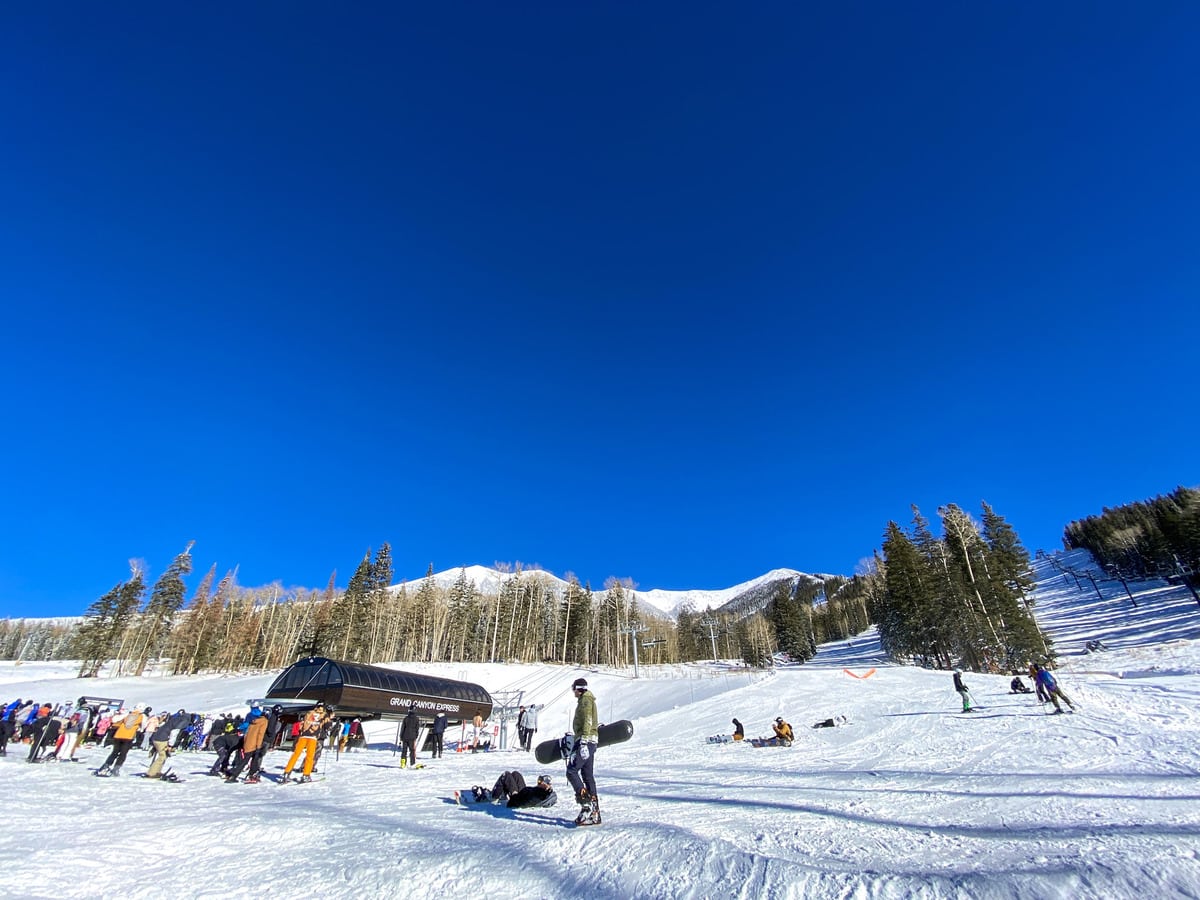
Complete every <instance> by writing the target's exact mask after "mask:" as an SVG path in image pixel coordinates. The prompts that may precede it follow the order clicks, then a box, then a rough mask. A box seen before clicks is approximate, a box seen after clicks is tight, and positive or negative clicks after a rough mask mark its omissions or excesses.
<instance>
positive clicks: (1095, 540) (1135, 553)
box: [1063, 486, 1200, 602]
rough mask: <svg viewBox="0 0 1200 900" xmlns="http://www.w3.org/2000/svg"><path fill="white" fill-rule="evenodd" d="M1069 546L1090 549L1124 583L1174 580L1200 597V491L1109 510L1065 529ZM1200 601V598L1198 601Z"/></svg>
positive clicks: (1180, 492)
mask: <svg viewBox="0 0 1200 900" xmlns="http://www.w3.org/2000/svg"><path fill="white" fill-rule="evenodd" d="M1063 546H1064V547H1065V548H1066V549H1068V550H1075V549H1084V550H1087V551H1088V552H1090V553H1091V554H1092V557H1093V558H1094V559H1095V560H1096V561H1097V562H1098V563H1099V564H1100V565H1101V566H1102V567H1103V568H1104V569H1105V571H1107V572H1108V573H1109V574H1110V575H1112V576H1114V577H1116V578H1119V579H1121V580H1122V581H1124V580H1131V579H1138V578H1168V579H1172V580H1178V581H1180V582H1182V583H1183V584H1186V585H1187V586H1188V588H1189V589H1190V590H1191V591H1192V596H1194V597H1196V596H1197V590H1196V589H1197V586H1198V584H1197V581H1198V578H1197V576H1198V575H1200V489H1197V488H1186V487H1182V486H1181V487H1177V488H1176V489H1175V490H1174V491H1172V492H1171V493H1169V494H1162V495H1159V496H1157V497H1155V498H1153V499H1152V500H1143V501H1139V502H1136V503H1126V504H1124V505H1123V506H1118V507H1115V508H1112V509H1109V508H1107V507H1105V508H1104V510H1103V511H1102V512H1101V513H1100V515H1097V516H1088V517H1087V518H1085V519H1080V520H1077V521H1075V522H1071V523H1070V524H1069V525H1067V527H1066V528H1065V529H1063ZM1197 599H1198V602H1200V597H1198V598H1197Z"/></svg>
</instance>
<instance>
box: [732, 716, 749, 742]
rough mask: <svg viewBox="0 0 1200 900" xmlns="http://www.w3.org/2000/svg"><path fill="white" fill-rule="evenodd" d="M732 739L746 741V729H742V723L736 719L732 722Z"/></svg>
mask: <svg viewBox="0 0 1200 900" xmlns="http://www.w3.org/2000/svg"><path fill="white" fill-rule="evenodd" d="M733 739H734V740H735V741H744V740H745V739H746V729H745V728H743V727H742V723H741V722H739V721H738V720H737V719H734V720H733Z"/></svg>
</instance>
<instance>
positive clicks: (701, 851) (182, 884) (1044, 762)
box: [0, 560, 1200, 900]
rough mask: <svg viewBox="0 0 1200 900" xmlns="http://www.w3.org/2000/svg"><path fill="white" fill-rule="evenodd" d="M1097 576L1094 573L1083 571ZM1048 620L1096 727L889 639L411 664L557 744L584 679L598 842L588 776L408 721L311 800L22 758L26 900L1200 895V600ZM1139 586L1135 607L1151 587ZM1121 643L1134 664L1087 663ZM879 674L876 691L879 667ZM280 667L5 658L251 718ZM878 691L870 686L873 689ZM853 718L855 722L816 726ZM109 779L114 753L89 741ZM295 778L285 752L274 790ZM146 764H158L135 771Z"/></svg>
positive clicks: (1117, 655)
mask: <svg viewBox="0 0 1200 900" xmlns="http://www.w3.org/2000/svg"><path fill="white" fill-rule="evenodd" d="M1076 564H1082V563H1079V561H1078V560H1076ZM1037 568H1038V575H1039V578H1040V579H1041V580H1040V583H1039V589H1038V594H1037V597H1038V610H1039V614H1040V617H1041V620H1042V621H1043V623H1044V624H1045V626H1046V627H1047V628H1048V630H1049V631H1050V632H1051V634H1052V635H1053V636H1054V637H1055V639H1056V641H1057V642H1058V644H1059V650H1060V652H1062V654H1063V656H1062V659H1061V668H1060V675H1061V683H1062V686H1063V688H1064V690H1065V691H1066V692H1067V693H1068V694H1069V695H1070V696H1071V697H1072V698H1073V699H1074V700H1075V701H1076V703H1077V704H1078V706H1079V707H1080V709H1079V712H1077V713H1075V714H1073V715H1062V716H1049V715H1046V714H1045V713H1044V711H1043V710H1042V709H1040V708H1039V706H1038V704H1037V703H1036V701H1035V700H1033V699H1032V698H1031V697H1029V696H1017V695H1011V694H1009V693H1008V681H1009V678H1008V676H999V675H996V676H982V675H970V674H969V675H968V678H967V681H968V684H969V685H970V686H971V688H972V691H973V693H974V694H975V696H976V698H977V700H978V702H979V703H980V704H981V705H982V706H983V707H984V708H983V709H982V710H981V711H979V712H977V713H974V714H972V715H964V714H962V713H959V712H957V711H956V710H957V709H958V707H959V702H958V696H957V694H955V693H954V691H953V689H952V685H951V683H950V676H949V674H947V673H944V672H933V671H926V670H922V669H918V668H912V667H905V666H896V665H892V664H889V663H888V662H886V661H885V660H884V659H883V658H882V655H881V653H880V651H879V646H878V642H877V640H876V639H875V637H874V635H873V633H867V634H864V635H861V636H860V637H858V638H855V639H853V640H850V641H845V642H841V643H839V644H833V645H828V646H826V647H823V648H822V650H821V652H820V653H819V654H818V656H817V657H816V659H815V660H813V661H812V662H810V663H809V664H808V665H805V666H803V667H798V668H794V669H787V670H779V671H776V672H774V673H772V674H768V675H762V674H751V673H747V672H744V671H740V670H737V669H736V668H733V667H726V666H721V665H695V666H677V667H669V668H654V669H647V668H645V667H643V669H642V670H641V677H640V678H638V679H636V680H635V679H634V678H633V673H632V671H629V670H625V671H586V672H584V671H582V670H576V669H570V668H563V667H552V666H500V665H462V664H456V665H450V666H406V667H405V668H410V669H415V670H419V671H425V672H436V673H439V674H442V675H446V676H448V677H451V678H462V679H466V680H470V681H475V682H478V683H480V684H483V685H484V686H485V687H487V688H489V689H490V690H493V691H499V690H515V689H521V690H524V691H525V692H526V693H525V696H524V699H525V701H526V702H539V703H545V704H546V709H545V711H544V712H543V714H542V720H541V730H540V732H539V734H538V738H541V739H544V738H548V737H554V736H557V735H558V734H560V733H561V732H562V731H563V730H565V728H566V724H567V722H568V720H569V717H570V711H571V708H572V705H573V701H572V699H571V697H570V691H569V685H570V683H571V681H572V680H573V679H574V678H575V677H577V676H578V675H580V674H585V675H586V676H587V678H588V680H589V681H590V682H591V684H592V686H593V690H594V692H595V694H596V696H597V698H598V701H599V705H600V712H601V717H602V718H604V719H606V720H615V719H618V718H629V719H632V720H633V721H634V723H635V727H636V733H635V735H634V738H633V740H631V741H630V742H629V743H627V744H623V745H619V746H616V747H610V748H604V749H602V750H601V751H600V752H599V753H598V754H597V762H596V777H597V782H598V785H599V789H600V794H601V804H602V812H603V816H604V824H603V825H601V826H599V827H596V828H575V827H573V826H572V825H571V820H572V819H573V817H574V814H575V811H576V808H575V806H574V804H573V803H572V802H571V801H570V796H569V790H568V788H567V786H566V783H565V779H563V777H562V766H561V765H556V766H550V767H543V766H539V765H537V764H536V762H535V761H534V760H533V759H532V758H531V757H530V755H528V754H524V753H522V752H520V751H496V752H491V753H478V754H474V755H472V754H447V755H446V757H445V758H444V759H441V760H434V761H428V760H427V761H426V767H425V768H423V769H416V770H401V769H400V768H399V762H398V757H396V756H394V755H393V753H392V750H391V746H390V744H389V743H388V741H389V740H390V738H391V737H392V736H393V734H394V727H395V726H394V725H391V724H383V725H378V726H375V727H374V728H373V729H372V730H370V731H368V735H369V737H370V739H371V742H372V744H373V745H374V746H373V748H372V749H368V750H366V751H363V752H358V753H352V754H344V755H342V756H341V758H340V759H335V758H334V757H333V756H332V755H330V754H328V753H327V754H326V756H325V757H324V760H323V769H324V771H325V775H326V777H325V780H323V781H319V782H316V783H314V784H311V785H305V786H292V785H289V786H279V785H276V784H273V783H270V782H266V781H264V782H262V783H261V784H258V785H242V784H225V783H224V782H222V781H220V780H218V779H213V778H206V777H204V776H203V775H202V774H200V773H202V772H203V771H204V770H205V769H206V768H207V767H208V765H210V764H211V760H212V756H211V755H210V754H194V755H183V756H180V757H176V758H174V760H173V762H174V768H175V770H176V771H177V772H180V773H182V774H184V775H185V777H186V778H187V780H186V781H185V782H184V783H183V784H175V785H173V784H164V783H157V782H148V781H146V780H144V779H141V778H136V777H126V776H122V777H121V778H115V779H104V780H101V779H96V778H92V777H90V776H89V774H88V765H86V764H84V765H69V764H66V763H63V764H54V763H50V764H41V765H36V766H35V765H28V764H26V763H25V762H24V759H23V757H24V753H23V751H22V750H21V749H20V748H19V747H17V746H13V747H12V748H11V750H10V753H9V756H8V757H7V758H5V759H0V790H2V792H3V793H2V796H3V797H4V801H5V810H6V813H7V815H6V822H5V827H4V828H3V829H2V830H0V860H3V861H4V862H6V863H9V865H6V866H5V867H4V869H3V871H4V873H5V874H4V875H3V877H2V881H0V885H3V887H2V888H0V892H2V893H3V894H5V895H8V896H21V897H46V898H50V897H59V898H62V897H96V896H121V897H126V898H128V897H154V898H158V897H222V898H224V897H228V896H247V895H250V894H251V893H254V894H260V893H263V892H272V893H278V892H280V891H282V892H283V893H284V895H285V896H291V895H294V894H299V895H302V896H339V897H340V896H347V897H351V896H353V897H372V898H373V897H397V896H399V897H450V896H454V897H467V896H472V897H480V896H487V897H501V898H503V897H522V898H541V897H546V898H555V900H562V898H570V897H588V898H627V897H628V898H633V897H655V898H657V897H664V898H666V897H671V898H674V897H705V898H706V897H721V898H725V897H745V898H753V900H758V898H766V897H797V898H799V897H805V898H807V897H855V898H857V897H861V898H876V897H880V898H883V897H896V898H901V897H931V898H932V897H938V898H940V897H988V898H990V897H997V898H1007V897H1011V898H1039V897H1070V898H1086V897H1095V898H1120V897H1142V898H1163V897H1196V896H1200V858H1198V852H1200V780H1198V777H1197V776H1198V775H1200V740H1198V739H1200V606H1197V605H1196V604H1195V602H1194V601H1193V600H1192V598H1191V596H1190V595H1189V594H1188V593H1187V591H1186V590H1185V589H1183V588H1179V587H1169V586H1166V585H1141V586H1139V587H1140V588H1141V590H1140V591H1139V592H1138V602H1139V606H1138V607H1137V608H1134V607H1133V606H1132V604H1130V603H1129V601H1128V599H1127V598H1126V597H1125V594H1124V591H1123V590H1122V588H1121V586H1120V585H1119V584H1101V590H1102V592H1103V593H1104V595H1105V599H1103V600H1099V599H1097V597H1096V595H1095V592H1094V591H1093V589H1092V586H1091V584H1090V583H1088V582H1086V581H1085V582H1083V588H1084V590H1083V591H1079V590H1078V589H1077V588H1076V587H1075V584H1074V582H1073V580H1072V579H1070V578H1064V577H1063V576H1062V575H1060V574H1058V573H1057V572H1056V571H1055V570H1054V569H1053V568H1052V566H1051V564H1050V563H1049V562H1048V561H1038V563H1037ZM1136 590H1137V588H1135V591H1136ZM1091 638H1099V639H1101V640H1103V641H1104V642H1105V644H1106V645H1108V646H1110V647H1112V648H1113V649H1111V650H1109V651H1106V652H1102V653H1097V654H1084V653H1083V652H1082V649H1083V643H1084V641H1086V640H1088V639H1091ZM871 669H874V670H875V671H874V673H873V674H870V675H869V677H866V676H868V673H869V672H870V670H871ZM273 674H274V673H272V675H256V676H246V677H201V678H169V677H146V678H140V679H132V678H123V679H116V680H106V679H95V680H88V681H86V682H82V681H78V680H75V679H74V678H72V677H71V676H72V675H73V670H72V668H71V667H70V666H66V665H63V664H53V663H36V664H29V663H26V664H24V665H21V666H14V665H13V664H12V663H0V697H2V698H5V699H14V698H16V697H18V696H20V697H24V698H29V697H34V698H36V699H38V700H48V701H60V700H66V699H69V698H73V697H75V696H77V695H78V694H80V693H84V692H85V691H86V693H88V694H92V695H111V696H115V697H124V698H126V699H128V700H130V701H131V702H145V703H150V704H151V705H153V706H155V707H158V708H163V707H170V708H172V709H174V708H178V707H180V706H186V707H187V708H188V709H196V710H201V709H206V710H219V709H244V707H243V706H242V704H243V703H244V701H245V699H246V698H249V697H256V696H261V695H262V694H263V692H264V691H265V688H266V686H267V685H268V684H269V683H270V681H271V680H272V677H273ZM855 676H858V677H855ZM777 715H782V716H784V717H785V718H787V719H788V720H789V721H790V722H792V723H793V725H795V726H796V732H797V740H796V743H795V745H794V746H793V747H791V748H763V749H755V748H753V747H750V746H748V745H737V744H720V745H710V744H708V743H707V742H706V740H705V738H706V737H707V736H708V735H712V734H717V733H728V732H729V731H730V728H731V726H730V720H731V719H732V718H733V717H734V716H736V717H737V718H739V719H741V721H742V722H743V723H745V725H746V728H747V733H748V734H749V735H757V734H765V733H768V732H769V730H770V726H769V723H770V722H771V721H772V720H773V719H774V717H775V716H777ZM837 715H844V716H847V717H849V719H850V724H848V725H845V726H841V727H837V728H823V729H812V728H810V727H808V726H810V725H812V724H813V723H815V722H817V721H818V720H822V719H825V718H828V717H831V716H837ZM86 753H87V756H88V762H89V763H92V764H95V763H97V762H99V757H100V754H101V751H99V750H97V749H90V748H89V749H88V750H87V751H86ZM283 762H284V756H283V755H282V754H281V753H275V754H273V755H272V756H270V757H268V760H267V767H268V771H274V770H276V769H277V768H278V767H279V766H281V765H282V763H283ZM144 766H145V757H144V756H143V755H142V754H138V753H136V752H135V753H134V754H131V756H130V762H129V763H128V764H127V766H126V770H127V772H128V773H129V774H130V775H132V774H133V773H136V772H137V771H139V770H140V769H142V768H144ZM511 768H519V769H520V770H521V771H522V772H523V773H524V775H525V777H526V779H527V780H529V781H532V780H533V777H534V776H536V775H538V774H542V773H547V774H550V775H551V776H552V777H553V779H554V782H555V784H556V786H557V787H558V788H559V792H560V798H561V799H560V803H559V805H558V806H557V807H555V808H553V809H548V810H535V811H520V812H515V813H514V812H510V811H508V810H505V809H501V808H498V807H493V806H490V805H483V806H470V807H460V806H457V805H456V804H455V803H454V801H453V799H452V792H453V791H454V790H455V789H461V788H466V787H469V786H470V785H472V784H483V785H486V786H490V785H491V784H492V783H493V782H494V781H495V780H496V777H497V776H498V775H499V774H500V772H502V771H503V770H505V769H511Z"/></svg>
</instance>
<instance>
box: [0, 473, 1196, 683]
mask: <svg viewBox="0 0 1200 900" xmlns="http://www.w3.org/2000/svg"><path fill="white" fill-rule="evenodd" d="M912 512H913V518H912V522H911V524H910V526H909V527H908V528H904V527H901V526H900V525H899V524H897V523H896V522H894V521H892V522H889V523H888V525H887V528H886V529H885V532H884V536H883V545H882V549H881V550H879V551H876V552H875V553H874V554H873V556H872V557H871V559H870V561H869V563H868V564H867V565H865V566H864V567H863V571H861V572H859V573H858V574H856V575H854V576H852V577H844V576H799V577H795V578H785V579H780V580H776V581H774V582H771V583H768V584H766V585H764V586H763V587H762V588H761V592H759V593H753V594H748V595H745V596H743V597H742V598H739V599H738V601H737V602H736V603H733V604H728V605H726V606H724V607H722V608H721V609H719V610H712V609H705V610H701V611H697V610H695V609H690V608H688V609H684V610H682V611H680V612H679V614H678V616H677V619H676V621H674V622H672V621H668V620H666V619H663V618H660V617H659V616H657V615H655V614H653V613H652V612H651V613H648V612H647V611H644V610H641V609H639V607H638V603H637V599H636V591H635V588H634V585H633V583H632V582H631V581H630V580H628V579H616V578H610V579H608V580H607V581H606V582H605V585H604V588H603V590H602V591H599V592H596V591H593V589H592V587H591V585H590V584H587V583H580V581H579V580H578V579H577V578H576V577H574V576H573V575H568V577H567V580H566V584H565V586H564V585H563V583H562V582H560V581H559V580H557V579H555V578H552V577H551V576H550V575H548V574H547V573H545V572H543V571H541V570H539V569H535V568H524V567H523V566H522V565H521V564H520V563H517V564H513V565H507V564H497V567H498V569H499V570H500V572H501V579H500V585H499V588H498V589H496V590H492V591H487V592H485V591H483V590H482V589H481V588H480V586H478V585H477V584H475V582H474V581H472V580H471V579H469V578H468V577H467V572H466V569H462V570H460V571H459V574H458V577H457V578H456V579H455V581H454V582H453V583H452V584H449V585H443V584H440V583H439V582H438V581H437V580H436V579H435V578H434V571H433V566H432V564H431V565H430V566H429V568H428V570H427V572H426V575H425V577H424V578H423V579H421V580H420V581H418V582H414V583H408V582H405V583H402V584H399V585H396V584H393V583H392V582H393V577H394V573H393V565H392V552H391V547H390V545H388V544H386V543H385V544H383V545H382V546H381V547H380V548H379V549H378V551H376V552H374V553H372V552H371V551H368V552H367V553H366V554H364V556H363V558H362V560H360V562H359V563H358V566H357V568H356V569H355V572H354V575H353V576H352V577H351V579H350V581H349V584H348V585H347V587H346V588H345V589H344V590H342V589H338V588H337V587H336V574H337V573H336V571H335V572H334V573H332V574H331V575H330V578H329V582H328V584H327V585H326V586H325V588H324V589H320V590H318V589H309V588H293V589H288V590H285V589H284V588H282V586H280V585H279V584H278V583H276V584H273V585H268V586H266V587H257V588H246V587H242V586H240V585H239V584H238V583H237V572H236V570H232V571H229V572H226V573H225V575H224V576H223V577H222V578H220V579H219V580H218V578H217V569H216V566H215V565H214V566H213V567H212V568H210V569H209V570H208V571H207V572H206V573H205V574H204V575H203V576H202V577H201V578H200V581H199V583H198V585H197V587H196V589H195V591H194V592H193V593H192V595H191V598H190V599H188V598H187V597H186V589H185V585H184V578H185V576H187V575H188V574H190V573H191V571H192V558H191V549H192V545H191V544H188V545H187V547H186V548H185V549H184V551H183V552H182V553H180V554H179V555H178V556H176V557H175V558H174V560H172V562H171V564H170V565H169V566H168V567H167V568H166V570H165V571H164V572H163V574H162V575H161V576H160V577H159V578H158V579H157V580H156V581H155V582H154V584H153V585H152V586H148V585H147V583H146V567H145V565H144V564H143V563H141V562H139V561H133V562H131V568H130V577H129V578H128V579H127V580H125V581H121V582H118V583H117V584H115V585H114V586H113V587H112V588H111V589H110V590H109V591H108V592H107V593H105V594H104V595H103V596H102V597H101V598H100V599H98V600H97V601H96V602H95V603H93V604H92V606H91V607H89V609H88V610H87V612H86V614H85V615H84V617H83V618H82V620H78V621H75V622H71V621H69V620H42V621H40V622H28V621H20V620H17V621H12V620H5V621H0V658H7V659H78V660H80V668H79V674H80V676H81V677H89V676H95V675H97V674H99V673H100V671H101V669H103V668H105V667H107V673H109V674H116V675H121V674H134V675H138V674H141V673H142V672H144V671H145V669H146V668H147V667H148V666H149V665H150V664H151V663H152V662H157V661H163V660H165V661H167V665H168V667H169V671H170V672H171V673H172V674H196V673H199V672H234V671H238V672H243V671H260V670H271V669H279V668H283V667H285V666H287V665H289V664H291V663H292V662H294V661H295V660H296V659H298V658H300V657H304V656H329V657H333V658H337V659H344V660H348V661H352V662H363V663H377V662H484V661H508V660H511V661H518V662H556V663H571V664H575V665H612V666H628V665H631V664H632V661H633V645H632V641H633V640H634V639H636V640H638V641H640V642H641V648H640V653H639V660H640V661H641V662H643V663H646V664H656V663H680V662H692V661H696V660H703V659H710V658H714V657H716V658H720V659H739V660H742V661H744V662H745V663H746V664H747V665H750V666H769V665H772V664H774V663H775V662H777V661H779V660H780V659H791V660H793V661H796V662H804V661H806V660H808V659H811V658H812V657H813V655H814V654H815V653H816V651H817V647H818V646H819V645H821V644H823V643H826V642H828V641H834V640H841V639H844V638H847V637H851V636H853V635H855V634H858V633H860V632H862V631H863V630H865V629H866V628H867V627H869V626H870V625H872V624H876V625H878V627H879V632H880V639H881V641H882V644H883V648H884V650H885V651H886V652H887V653H888V654H889V655H890V656H892V657H893V658H895V659H899V660H912V661H916V662H918V663H920V664H923V665H928V666H933V667H939V668H949V667H952V666H955V665H961V666H964V667H966V668H969V669H974V670H990V671H998V670H1000V669H1013V668H1017V667H1020V666H1023V665H1024V664H1025V663H1027V662H1028V661H1029V660H1031V659H1035V658H1036V659H1044V660H1050V659H1053V656H1054V650H1053V646H1052V644H1051V642H1050V640H1049V639H1048V638H1046V636H1045V635H1044V634H1043V633H1042V632H1041V631H1040V630H1039V628H1038V626H1037V623H1036V620H1035V618H1034V614H1033V598H1032V597H1031V596H1030V589H1031V587H1032V577H1031V574H1030V565H1029V563H1030V560H1029V554H1028V552H1027V551H1026V550H1025V548H1024V547H1023V546H1022V544H1021V542H1020V539H1019V538H1018V537H1017V534H1016V532H1015V530H1014V529H1013V528H1012V526H1011V525H1009V524H1008V522H1006V521H1005V520H1004V518H1003V517H1002V516H1000V515H999V514H997V513H996V512H995V511H994V510H993V509H992V508H991V507H990V506H989V505H988V504H987V503H984V504H982V512H981V518H980V521H979V522H976V520H975V519H973V518H972V517H971V516H970V515H969V514H967V513H966V512H965V511H964V510H962V509H961V508H960V507H958V506H957V505H955V504H948V505H946V506H943V507H941V508H940V509H939V510H938V516H939V520H940V523H941V526H942V532H943V534H942V537H940V538H939V537H935V536H934V534H933V532H932V530H931V528H930V524H929V522H928V520H926V519H925V518H924V517H923V516H922V515H921V513H920V511H919V510H918V509H917V508H916V507H913V510H912ZM1064 545H1065V546H1066V547H1067V548H1068V549H1072V548H1075V547H1084V548H1086V549H1088V550H1089V551H1091V552H1092V554H1093V555H1094V556H1095V557H1096V558H1097V559H1098V560H1099V561H1100V562H1101V563H1102V564H1104V565H1106V566H1112V567H1116V568H1117V569H1119V570H1120V571H1121V572H1123V573H1125V574H1126V575H1127V576H1128V577H1130V578H1134V577H1145V576H1149V575H1160V574H1163V573H1164V572H1175V573H1179V572H1180V571H1182V572H1184V573H1188V572H1195V571H1196V569H1197V566H1198V565H1200V491H1196V490H1194V489H1186V488H1179V489H1177V490H1176V491H1175V492H1173V493H1172V494H1169V495H1167V496H1165V497H1158V498H1155V499H1154V500H1151V501H1146V502H1144V503H1135V504H1129V505H1128V506H1125V507H1119V508H1117V509H1115V510H1109V509H1106V510H1104V512H1103V514H1102V515H1100V516H1093V517H1089V518H1087V519H1084V520H1082V521H1080V522H1072V523H1071V524H1070V525H1068V526H1067V528H1066V531H1065V534H1064ZM1184 577H1186V575H1185V576H1184Z"/></svg>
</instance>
